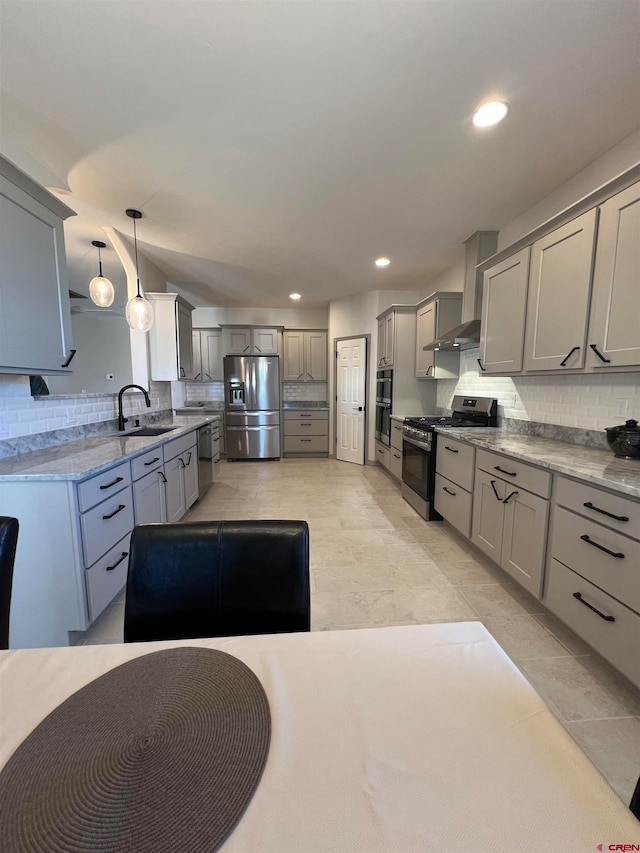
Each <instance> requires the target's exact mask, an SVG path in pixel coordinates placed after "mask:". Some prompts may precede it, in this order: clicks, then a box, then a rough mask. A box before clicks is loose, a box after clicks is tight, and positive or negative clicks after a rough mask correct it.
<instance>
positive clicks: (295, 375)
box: [282, 331, 305, 382]
mask: <svg viewBox="0 0 640 853" xmlns="http://www.w3.org/2000/svg"><path fill="white" fill-rule="evenodd" d="M282 346H283V368H282V379H283V381H284V382H304V380H305V372H304V332H289V331H286V332H285V333H284V335H283V336H282Z"/></svg>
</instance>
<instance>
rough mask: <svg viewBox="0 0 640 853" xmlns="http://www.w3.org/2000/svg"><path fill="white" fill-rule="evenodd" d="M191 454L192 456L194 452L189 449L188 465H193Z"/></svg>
mask: <svg viewBox="0 0 640 853" xmlns="http://www.w3.org/2000/svg"><path fill="white" fill-rule="evenodd" d="M191 456H192V452H191V451H189V458H188V459H187V465H191Z"/></svg>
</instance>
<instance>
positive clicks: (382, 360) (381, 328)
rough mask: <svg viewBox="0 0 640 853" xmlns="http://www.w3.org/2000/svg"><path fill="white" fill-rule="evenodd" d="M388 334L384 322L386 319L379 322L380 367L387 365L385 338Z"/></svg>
mask: <svg viewBox="0 0 640 853" xmlns="http://www.w3.org/2000/svg"><path fill="white" fill-rule="evenodd" d="M386 333H387V327H386V324H385V321H384V317H383V318H382V320H378V367H384V365H385V357H386V354H385V336H386Z"/></svg>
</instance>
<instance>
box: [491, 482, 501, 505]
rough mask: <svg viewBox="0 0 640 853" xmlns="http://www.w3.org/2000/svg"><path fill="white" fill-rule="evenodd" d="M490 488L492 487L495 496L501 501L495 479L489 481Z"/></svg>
mask: <svg viewBox="0 0 640 853" xmlns="http://www.w3.org/2000/svg"><path fill="white" fill-rule="evenodd" d="M491 488H492V489H493V494H494V495H495V496H496V498H497V500H499V501H502V498H501V497H500V495H499V494H498V490H497V489H496V481H495V480H492V481H491Z"/></svg>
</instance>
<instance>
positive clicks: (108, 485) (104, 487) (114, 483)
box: [100, 477, 123, 489]
mask: <svg viewBox="0 0 640 853" xmlns="http://www.w3.org/2000/svg"><path fill="white" fill-rule="evenodd" d="M122 479H123V478H122V477H116V478H115V480H112V481H111V482H110V483H105V484H104V486H100V488H101V489H110V488H112V487H113V486H117V485H118V483H121V482H122Z"/></svg>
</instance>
